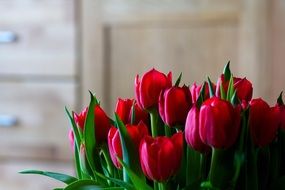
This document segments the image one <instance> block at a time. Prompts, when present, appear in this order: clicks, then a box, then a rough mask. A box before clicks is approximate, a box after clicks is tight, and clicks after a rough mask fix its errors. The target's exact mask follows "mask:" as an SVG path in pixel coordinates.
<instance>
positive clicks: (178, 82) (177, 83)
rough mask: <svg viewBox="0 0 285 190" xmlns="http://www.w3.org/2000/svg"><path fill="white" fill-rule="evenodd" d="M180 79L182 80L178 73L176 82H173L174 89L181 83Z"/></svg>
mask: <svg viewBox="0 0 285 190" xmlns="http://www.w3.org/2000/svg"><path fill="white" fill-rule="evenodd" d="M181 78H182V72H181V73H180V75H179V77H178V78H177V80H176V82H175V85H174V86H176V87H178V86H179V84H180V82H181Z"/></svg>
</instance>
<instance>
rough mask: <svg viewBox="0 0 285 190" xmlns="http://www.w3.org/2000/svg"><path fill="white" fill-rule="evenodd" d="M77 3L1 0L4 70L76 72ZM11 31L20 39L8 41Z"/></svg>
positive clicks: (0, 43)
mask: <svg viewBox="0 0 285 190" xmlns="http://www.w3.org/2000/svg"><path fill="white" fill-rule="evenodd" d="M73 6H74V1H73V0H41V1H35V0H25V1H22V0H10V1H6V0H0V12H1V17H0V68H1V70H0V74H9V75H11V74H12V75H13V74H15V75H19V74H20V75H48V76H49V75H52V76H54V75H55V76H57V75H60V76H71V75H74V74H75V18H74V17H75V15H74V7H73ZM7 32H8V34H7ZM7 35H8V37H7ZM9 35H10V37H11V35H12V36H16V40H13V37H12V39H10V40H11V42H9V39H8V42H7V41H5V39H7V38H9Z"/></svg>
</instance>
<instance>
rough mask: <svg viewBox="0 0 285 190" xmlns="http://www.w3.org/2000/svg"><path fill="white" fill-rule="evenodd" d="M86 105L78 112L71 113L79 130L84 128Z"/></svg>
mask: <svg viewBox="0 0 285 190" xmlns="http://www.w3.org/2000/svg"><path fill="white" fill-rule="evenodd" d="M87 112H88V107H86V108H84V109H83V110H82V111H81V112H80V113H79V114H77V113H73V116H74V120H75V122H76V124H77V126H79V127H80V129H81V130H83V129H84V124H85V119H86V116H87Z"/></svg>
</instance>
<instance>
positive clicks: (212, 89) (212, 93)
mask: <svg viewBox="0 0 285 190" xmlns="http://www.w3.org/2000/svg"><path fill="white" fill-rule="evenodd" d="M208 85H209V92H210V97H213V96H214V95H215V92H214V87H213V83H212V81H211V79H210V78H209V77H208Z"/></svg>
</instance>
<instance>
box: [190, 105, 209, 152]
mask: <svg viewBox="0 0 285 190" xmlns="http://www.w3.org/2000/svg"><path fill="white" fill-rule="evenodd" d="M199 114H200V110H199V108H198V107H197V106H196V105H193V107H192V108H191V109H190V111H189V113H188V115H187V119H186V124H185V139H186V142H187V144H188V145H189V146H190V147H192V148H193V149H194V150H196V151H199V152H201V153H207V152H209V151H211V148H210V147H209V146H208V145H206V144H204V143H203V142H202V140H201V137H200V134H199Z"/></svg>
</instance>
